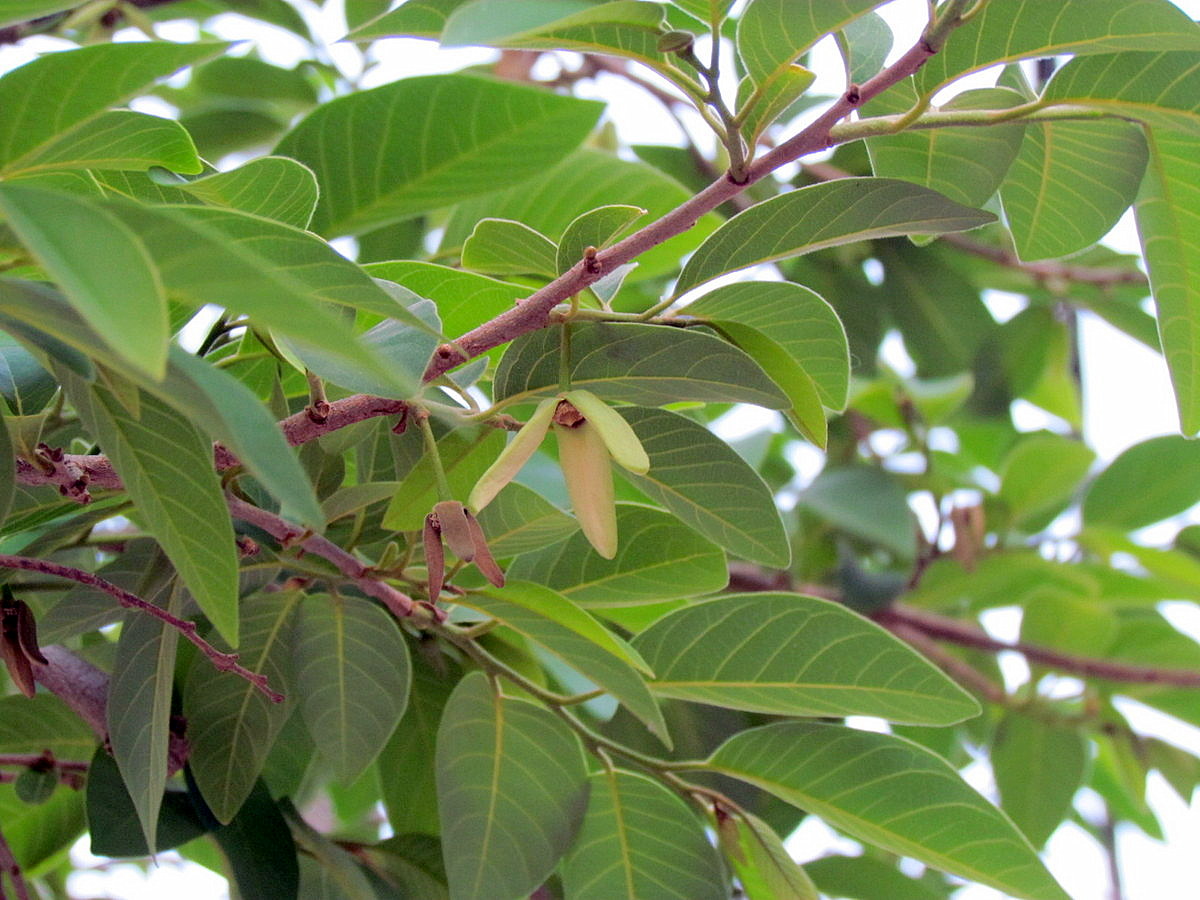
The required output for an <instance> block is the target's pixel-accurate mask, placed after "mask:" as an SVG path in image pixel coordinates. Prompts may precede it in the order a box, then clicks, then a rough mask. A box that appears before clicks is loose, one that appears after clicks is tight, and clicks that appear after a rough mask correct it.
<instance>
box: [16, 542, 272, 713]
mask: <svg viewBox="0 0 1200 900" xmlns="http://www.w3.org/2000/svg"><path fill="white" fill-rule="evenodd" d="M0 568H4V569H22V570H24V571H26V572H40V573H41V574H43V575H57V576H58V577H59V578H66V579H69V580H70V581H75V582H78V583H79V584H86V585H87V586H88V587H93V588H96V589H97V590H100V591H104V593H106V594H109V595H111V596H113V597H115V598H116V600H117V602H118V603H120V604H121V605H122V606H125V607H128V608H129V609H136V610H140V611H141V612H144V613H147V614H149V615H151V616H154V618H156V619H159V620H160V621H162V622H165V623H166V624H167V625H169V626H171V627H172V628H174V629H175V630H176V631H178V632H179V633H180V634H182V635H183V636H184V637H185V638H187V639H188V640H189V641H191V642H192V643H193V644H195V645H196V647H197V648H198V649H199V650H200V652H201V653H203V654H204V655H205V656H207V657H208V658H209V659H210V660H211V661H212V664H213V665H214V666H216V667H217V668H218V669H219V670H221V671H222V672H232V673H233V674H235V675H238V676H240V677H242V678H245V679H246V680H247V681H249V682H250V683H251V684H252V685H254V686H255V687H256V688H258V689H259V690H260V691H262V693H263V694H265V695H266V696H267V697H269V698H270V699H271V700H272V701H274V702H275V703H281V702H283V700H284V696H283V694H280V693H278V692H276V691H274V690H272V689H271V686H270V685H269V684H268V683H267V676H266V675H259V674H258V673H256V672H251V671H250V670H249V669H247V668H246V667H245V666H242V665H239V664H238V661H237V660H238V657H237V654H236V653H223V652H221V651H220V650H218V649H217V648H216V647H214V646H213V645H212V644H210V643H209V642H208V641H206V640H205V639H204V638H202V637H200V635H199V634H198V633H197V629H196V623H195V622H189V621H186V620H184V619H180V618H179V617H178V616H174V615H172V614H171V613H169V612H167V611H166V610H165V609H162V608H161V607H158V606H155V605H154V604H153V603H148V602H147V601H145V600H143V599H142V598H141V597H139V596H137V595H136V594H132V593H130V592H129V591H127V590H125V589H124V588H122V587H118V586H117V585H115V584H113V583H112V582H111V581H106V580H105V579H103V578H101V577H100V576H99V575H95V574H93V573H92V572H85V571H84V570H83V569H76V568H73V567H71V566H64V565H60V564H59V563H55V562H50V561H49V560H45V559H32V558H30V557H27V556H9V555H7V554H0Z"/></svg>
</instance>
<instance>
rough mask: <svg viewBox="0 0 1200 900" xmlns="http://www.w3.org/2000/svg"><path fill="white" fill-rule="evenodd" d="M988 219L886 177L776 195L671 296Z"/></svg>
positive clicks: (700, 253)
mask: <svg viewBox="0 0 1200 900" xmlns="http://www.w3.org/2000/svg"><path fill="white" fill-rule="evenodd" d="M994 219H995V217H994V216H993V215H992V214H991V213H987V212H983V211H981V210H978V209H972V208H971V207H968V206H963V205H962V204H959V203H956V202H954V201H953V200H950V199H948V198H947V197H944V196H942V195H941V194H939V193H937V192H936V191H931V190H929V189H928V188H925V187H921V186H919V185H915V184H910V183H909V182H907V181H898V180H895V179H891V178H842V179H839V180H837V181H828V182H824V183H822V184H814V185H810V186H809V187H805V188H800V189H799V190H795V191H789V192H788V193H786V194H780V195H779V196H777V197H772V198H771V199H769V200H764V201H763V202H762V203H757V204H755V205H754V206H752V207H750V208H749V209H747V210H745V211H743V212H740V213H738V214H737V215H736V216H734V217H733V218H732V219H730V220H729V221H728V222H726V223H725V224H724V225H722V226H721V227H720V228H718V229H717V230H716V231H714V232H713V233H712V234H711V235H709V237H708V238H707V239H705V241H704V243H703V244H701V245H700V246H699V247H698V248H697V249H696V252H695V253H694V254H692V257H691V258H690V259H689V260H688V261H687V263H686V264H685V265H684V267H683V273H682V274H681V275H680V276H679V281H678V282H677V283H676V285H675V295H676V296H678V295H680V294H683V293H684V292H685V291H688V290H690V289H691V288H694V287H695V286H696V285H698V284H703V283H704V282H706V281H710V280H712V279H713V278H716V277H717V276H719V275H724V274H725V273H726V272H733V271H736V270H738V269H744V268H746V267H747V266H753V265H757V264H759V263H765V262H773V261H775V260H778V259H785V258H787V257H789V256H799V255H800V254H802V253H811V252H812V251H814V250H820V249H822V248H824V247H834V246H837V245H838V244H848V243H852V242H853V241H865V240H868V239H870V238H879V237H895V236H898V235H905V234H944V233H945V232H948V231H966V230H968V229H971V228H978V227H979V226H981V225H986V224H987V223H989V222H991V221H993V220H994Z"/></svg>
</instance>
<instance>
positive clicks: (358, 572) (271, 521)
mask: <svg viewBox="0 0 1200 900" xmlns="http://www.w3.org/2000/svg"><path fill="white" fill-rule="evenodd" d="M227 499H228V502H229V511H230V512H231V513H232V514H233V516H234V518H237V519H241V520H242V521H243V522H247V523H249V524H251V525H253V526H255V527H256V528H261V529H262V530H263V531H265V532H266V533H267V534H269V535H271V537H273V538H275V539H276V540H277V541H279V542H280V543H281V544H282V545H283V546H285V547H289V546H297V547H300V548H301V549H303V550H305V551H306V552H308V553H312V554H313V555H314V556H320V557H321V558H322V559H325V560H328V561H329V562H331V563H333V565H334V566H335V567H336V568H337V570H338V571H339V572H341V573H342V574H343V575H345V576H346V577H347V578H348V579H349V580H350V581H351V582H352V583H353V584H354V585H355V586H356V587H357V588H358V589H359V590H360V591H362V592H363V593H364V594H366V595H367V596H369V597H374V598H375V599H376V600H378V601H380V602H381V603H382V604H383V605H384V606H386V607H387V608H388V609H389V610H390V611H391V613H392V615H394V616H396V617H397V618H407V619H413V620H415V621H416V623H417V624H418V625H429V624H434V623H437V622H441V621H443V620H444V619H445V617H446V616H445V613H443V612H442V611H441V610H440V609H437V608H436V607H434V606H430V605H429V604H427V603H419V602H417V601H416V600H413V599H412V597H410V596H408V595H407V594H405V593H404V592H402V591H400V590H398V589H396V588H394V587H392V586H391V585H390V584H388V583H387V582H384V581H381V580H379V579H378V578H375V577H373V575H372V573H371V570H370V569H369V568H368V567H367V566H366V565H364V564H363V563H361V562H359V561H358V559H357V558H355V557H354V556H353V555H352V554H351V553H348V552H347V551H345V550H343V549H342V548H341V547H339V546H338V545H337V544H335V543H333V542H332V541H330V540H328V539H327V538H324V537H321V535H319V534H313V533H311V532H309V531H305V530H304V529H302V528H297V527H296V526H295V525H293V524H291V523H290V522H288V521H287V520H286V519H282V518H280V517H279V516H277V515H275V514H274V513H272V512H268V511H267V510H265V509H260V508H259V507H257V506H254V505H253V504H250V503H247V502H245V501H244V500H239V499H238V498H237V497H229V498H227Z"/></svg>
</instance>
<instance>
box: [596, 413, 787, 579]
mask: <svg viewBox="0 0 1200 900" xmlns="http://www.w3.org/2000/svg"><path fill="white" fill-rule="evenodd" d="M618 411H619V412H620V413H621V415H622V417H623V418H624V419H625V421H626V422H628V423H629V425H630V426H631V427H632V428H633V431H634V433H635V434H636V435H637V436H638V440H640V441H641V442H642V448H643V449H644V450H645V451H646V455H647V456H649V457H650V469H649V471H648V472H647V473H646V474H645V475H636V474H634V473H633V472H628V471H625V470H623V469H622V470H620V471H621V475H622V476H623V477H625V478H627V479H628V480H629V481H630V482H632V484H633V485H634V486H635V487H636V488H637V489H638V490H640V491H641V492H642V493H643V494H645V495H646V496H647V497H649V498H650V499H651V500H653V501H654V502H655V503H660V504H662V505H663V506H665V507H666V508H667V509H668V510H670V511H671V512H672V513H674V514H675V515H676V516H677V517H678V518H679V520H680V521H682V522H683V523H684V524H686V525H688V526H689V527H690V528H694V529H695V530H696V531H698V532H700V534H702V535H704V536H705V537H706V538H708V539H709V540H710V541H713V542H714V543H716V544H717V545H718V546H721V547H724V548H725V549H726V550H728V551H729V552H730V553H732V554H734V555H736V556H739V557H741V558H742V559H748V560H750V561H751V562H757V563H761V564H762V565H764V566H786V565H787V564H788V562H789V561H790V559H791V548H790V546H789V545H788V540H787V535H786V534H785V532H784V529H783V522H782V521H781V520H780V518H779V512H778V511H777V510H776V508H775V500H774V497H772V495H771V491H770V490H769V489H768V488H767V486H766V485H765V484H764V483H763V480H762V479H761V478H760V477H759V476H758V473H757V472H755V471H754V470H753V469H752V468H750V466H749V465H747V464H746V461H745V460H743V459H742V458H741V457H740V456H738V454H737V453H736V452H735V451H734V450H733V449H732V448H731V447H730V446H729V445H728V444H726V443H725V442H724V441H722V440H721V439H720V438H718V437H717V436H716V435H714V434H713V433H712V432H710V431H709V430H708V429H707V428H705V427H704V426H703V425H700V424H699V423H697V422H694V421H692V420H691V419H688V418H685V417H684V416H681V415H678V414H676V413H673V412H668V411H667V410H665V409H640V408H634V407H621V408H619V410H618Z"/></svg>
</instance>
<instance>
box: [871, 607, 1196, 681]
mask: <svg viewBox="0 0 1200 900" xmlns="http://www.w3.org/2000/svg"><path fill="white" fill-rule="evenodd" d="M873 618H874V619H875V621H876V622H878V623H879V624H881V625H883V626H884V627H886V628H889V629H890V628H892V627H893V626H896V625H899V626H903V627H906V628H912V629H916V630H917V631H919V632H921V633H922V634H924V635H926V636H927V637H930V638H936V639H937V640H940V641H948V642H949V643H952V644H958V645H959V646H962V647H974V648H975V649H977V650H987V651H989V652H991V653H1002V652H1004V651H1012V652H1014V653H1020V654H1021V655H1022V656H1024V657H1025V658H1026V659H1027V660H1029V661H1030V662H1032V663H1038V664H1040V665H1043V666H1049V667H1050V668H1052V669H1058V670H1060V671H1063V672H1070V673H1071V674H1073V675H1082V676H1085V677H1088V678H1103V679H1106V680H1108V681H1122V682H1126V683H1131V684H1161V685H1170V686H1173V687H1182V688H1197V687H1200V672H1194V671H1191V670H1188V669H1160V668H1156V667H1151V666H1137V665H1132V664H1129V663H1120V662H1112V661H1110V660H1106V659H1093V658H1091V657H1087V656H1075V655H1073V654H1070V653H1060V652H1059V651H1057V650H1052V649H1050V648H1049V647H1041V646H1038V645H1037V644H1028V643H1025V642H1024V641H1016V642H1014V643H1011V644H1010V643H1008V642H1006V641H999V640H996V639H995V638H994V637H992V636H991V635H989V634H987V633H986V632H984V631H982V630H981V629H979V628H976V627H975V626H974V625H969V624H967V623H965V622H959V621H957V620H956V619H951V618H948V617H946V616H940V615H937V614H936V613H930V612H924V611H921V610H916V609H912V608H911V607H907V606H902V605H900V604H896V605H894V606H890V607H888V608H887V609H883V610H880V611H879V612H877V613H875V614H874V616H873Z"/></svg>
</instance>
